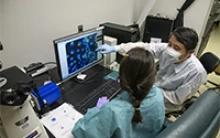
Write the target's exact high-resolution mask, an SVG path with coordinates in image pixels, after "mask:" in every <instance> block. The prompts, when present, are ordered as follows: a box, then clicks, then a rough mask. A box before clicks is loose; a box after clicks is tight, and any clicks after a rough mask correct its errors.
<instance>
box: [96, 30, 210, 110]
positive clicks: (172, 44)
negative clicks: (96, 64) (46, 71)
mask: <svg viewBox="0 0 220 138" xmlns="http://www.w3.org/2000/svg"><path fill="white" fill-rule="evenodd" d="M197 42H198V35H197V33H196V32H195V31H194V30H193V29H191V28H187V27H179V28H177V29H176V30H174V32H173V33H172V34H171V35H170V38H169V42H168V43H143V42H137V43H127V44H121V45H119V46H109V45H106V44H105V45H103V46H100V47H99V48H98V49H97V50H98V51H100V52H101V53H103V54H106V53H110V52H114V51H117V52H122V53H126V52H127V51H129V50H130V49H132V48H135V47H142V48H144V49H146V50H149V51H150V52H151V53H152V54H153V55H154V57H155V58H158V59H159V62H160V63H159V64H160V65H159V70H158V71H157V75H156V79H155V85H156V86H158V87H159V88H161V89H163V95H164V101H165V109H166V113H169V112H173V111H178V110H180V109H181V105H182V104H183V102H184V101H185V100H187V99H188V98H190V97H191V96H193V95H194V94H195V93H196V92H197V90H198V89H199V87H200V86H201V85H202V84H204V83H205V82H206V81H207V72H206V71H205V69H204V67H203V66H202V64H201V63H200V61H199V60H198V59H197V58H196V57H195V55H194V54H193V53H194V51H195V49H196V45H197ZM134 66H135V64H134Z"/></svg>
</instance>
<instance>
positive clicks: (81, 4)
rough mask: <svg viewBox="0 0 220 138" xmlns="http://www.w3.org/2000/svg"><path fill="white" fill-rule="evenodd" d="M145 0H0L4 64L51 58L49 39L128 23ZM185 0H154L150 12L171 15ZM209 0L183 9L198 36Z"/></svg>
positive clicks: (141, 9) (22, 63)
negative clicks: (99, 27)
mask: <svg viewBox="0 0 220 138" xmlns="http://www.w3.org/2000/svg"><path fill="white" fill-rule="evenodd" d="M147 1H149V0H91V1H89V0H0V2H1V3H0V11H1V12H0V40H1V41H2V43H3V44H4V51H3V52H1V53H0V54H1V55H2V56H1V57H0V59H1V61H2V62H3V63H4V68H7V67H9V66H12V65H17V66H20V67H23V66H27V65H28V64H30V63H32V62H38V61H40V62H48V61H55V56H54V49H53V44H52V41H53V40H54V39H56V38H59V37H62V36H65V35H68V34H72V33H75V32H77V26H78V25H79V24H83V25H84V29H85V30H86V29H90V28H92V27H95V26H98V24H100V23H103V22H106V21H109V22H115V23H119V24H125V25H127V24H131V23H133V22H135V21H137V20H138V19H139V16H140V14H141V13H142V11H143V8H144V7H145V4H146V3H147ZM184 2H185V0H156V3H155V5H154V7H153V9H152V10H151V12H150V13H151V14H156V13H161V15H167V16H169V17H170V18H171V19H174V18H175V17H176V15H177V10H176V9H177V8H180V7H181V6H182V4H183V3H184ZM212 2H213V0H196V1H194V3H193V4H192V5H191V6H190V7H189V8H188V9H187V10H186V11H185V15H184V16H185V17H184V24H185V26H189V27H192V28H194V29H195V30H196V31H197V32H198V34H199V36H200V37H201V35H202V33H203V31H204V28H205V25H206V21H207V19H208V14H209V12H210V7H211V4H212Z"/></svg>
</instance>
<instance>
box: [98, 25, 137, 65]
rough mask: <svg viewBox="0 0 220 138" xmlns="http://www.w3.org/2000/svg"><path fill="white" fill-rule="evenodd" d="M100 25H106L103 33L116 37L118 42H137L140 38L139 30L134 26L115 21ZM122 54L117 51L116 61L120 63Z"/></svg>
mask: <svg viewBox="0 0 220 138" xmlns="http://www.w3.org/2000/svg"><path fill="white" fill-rule="evenodd" d="M100 26H104V29H103V34H104V35H106V36H110V37H114V38H116V39H117V41H118V42H117V44H121V43H128V42H136V41H138V39H139V31H138V29H137V28H135V27H132V26H124V25H119V24H115V23H109V22H106V23H103V24H100ZM121 59H122V55H120V54H119V53H117V55H116V61H117V62H118V63H120V61H121Z"/></svg>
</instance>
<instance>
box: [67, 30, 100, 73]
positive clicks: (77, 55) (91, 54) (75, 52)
mask: <svg viewBox="0 0 220 138" xmlns="http://www.w3.org/2000/svg"><path fill="white" fill-rule="evenodd" d="M97 46H98V44H97V33H94V34H91V35H88V36H86V37H83V38H81V39H78V40H76V41H71V42H68V43H66V58H67V64H68V72H69V74H71V73H72V72H74V71H76V70H78V69H80V68H82V67H84V66H86V65H88V64H89V63H92V62H93V61H95V60H97V58H98V57H97V52H96V51H95V50H96V48H97Z"/></svg>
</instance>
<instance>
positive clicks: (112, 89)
mask: <svg viewBox="0 0 220 138" xmlns="http://www.w3.org/2000/svg"><path fill="white" fill-rule="evenodd" d="M119 92H120V84H119V83H118V82H117V81H115V80H112V79H108V80H107V81H106V82H105V83H104V84H102V85H101V86H99V87H98V88H96V89H94V90H93V91H92V92H91V93H90V94H89V95H87V96H86V97H85V98H84V99H83V100H81V102H79V103H78V104H77V105H76V106H75V108H76V109H77V110H78V111H79V112H80V113H82V114H85V113H86V112H87V110H88V108H92V107H95V106H96V104H97V102H98V99H99V98H100V97H103V96H106V97H107V98H108V99H109V100H111V99H112V98H114V97H115V96H116V95H117V94H118V93H119Z"/></svg>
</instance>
